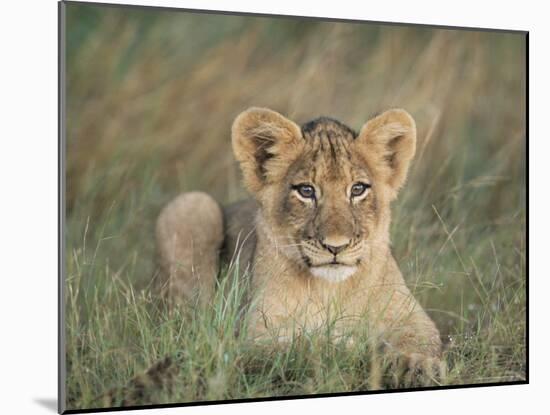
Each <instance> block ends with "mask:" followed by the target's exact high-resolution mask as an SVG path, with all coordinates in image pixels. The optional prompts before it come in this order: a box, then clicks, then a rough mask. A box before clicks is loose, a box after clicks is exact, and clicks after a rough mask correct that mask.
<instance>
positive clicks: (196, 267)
mask: <svg viewBox="0 0 550 415" xmlns="http://www.w3.org/2000/svg"><path fill="white" fill-rule="evenodd" d="M156 239H157V254H158V265H159V268H160V269H159V275H158V281H159V282H160V286H161V291H162V293H163V294H164V295H165V296H167V297H168V298H169V299H170V300H171V301H174V302H182V301H184V302H188V303H194V302H196V301H198V302H199V303H201V304H205V303H206V302H208V301H209V300H210V299H211V297H212V294H213V291H214V288H215V282H216V275H217V273H218V267H219V251H220V247H221V245H222V243H223V217H222V211H221V209H220V207H219V205H218V203H217V202H216V201H215V200H214V199H213V198H212V197H211V196H209V195H208V194H206V193H202V192H190V193H183V194H181V195H180V196H178V197H176V198H175V199H174V200H173V201H171V202H170V203H169V204H168V205H166V207H164V209H163V210H162V212H161V213H160V215H159V217H158V220H157V225H156Z"/></svg>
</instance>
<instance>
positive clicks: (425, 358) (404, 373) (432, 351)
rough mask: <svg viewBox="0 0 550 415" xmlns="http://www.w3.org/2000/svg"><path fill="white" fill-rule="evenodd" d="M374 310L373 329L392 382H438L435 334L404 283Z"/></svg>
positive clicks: (440, 364)
mask: <svg viewBox="0 0 550 415" xmlns="http://www.w3.org/2000/svg"><path fill="white" fill-rule="evenodd" d="M376 310H377V311H376V313H377V315H376V316H374V321H375V322H376V323H375V326H378V327H379V330H378V332H379V336H380V340H381V342H382V345H383V349H384V352H385V353H386V355H387V356H388V357H389V359H390V361H391V363H392V367H393V375H394V382H395V383H396V384H399V385H404V386H413V385H418V384H420V385H426V384H433V383H439V382H441V381H442V380H443V379H444V378H445V375H446V365H445V363H444V361H442V360H441V339H440V334H439V331H438V330H437V328H436V326H435V324H434V322H433V321H432V320H431V319H430V317H429V316H428V315H427V314H426V313H425V311H424V310H423V309H422V307H421V306H420V304H418V302H417V301H416V300H415V299H414V297H413V296H412V294H411V293H410V292H409V290H408V289H407V287H406V286H405V284H404V283H402V285H398V288H396V289H395V290H394V291H393V293H392V294H391V295H390V296H388V297H386V301H385V304H379V307H376Z"/></svg>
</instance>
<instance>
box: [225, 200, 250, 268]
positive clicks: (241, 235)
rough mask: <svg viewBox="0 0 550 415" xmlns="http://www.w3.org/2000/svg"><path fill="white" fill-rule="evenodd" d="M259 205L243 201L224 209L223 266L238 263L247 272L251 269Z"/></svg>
mask: <svg viewBox="0 0 550 415" xmlns="http://www.w3.org/2000/svg"><path fill="white" fill-rule="evenodd" d="M258 209H259V206H258V203H257V202H256V201H255V200H253V199H247V200H242V201H239V202H235V203H232V204H230V205H228V206H225V207H223V224H224V243H223V246H222V251H221V260H222V263H223V264H229V263H236V262H237V261H238V264H239V268H240V269H241V270H243V271H244V270H245V269H246V268H247V266H249V267H251V266H252V263H253V258H254V251H255V249H256V213H257V212H258Z"/></svg>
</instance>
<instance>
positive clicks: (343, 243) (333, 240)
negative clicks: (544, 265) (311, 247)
mask: <svg viewBox="0 0 550 415" xmlns="http://www.w3.org/2000/svg"><path fill="white" fill-rule="evenodd" d="M350 242H351V240H350V239H349V238H346V237H343V236H334V237H327V238H323V239H322V240H321V245H323V247H324V248H325V249H328V251H329V252H330V253H331V254H333V255H338V254H339V253H340V252H342V251H343V250H344V249H346V248H347V247H348V246H349V244H350Z"/></svg>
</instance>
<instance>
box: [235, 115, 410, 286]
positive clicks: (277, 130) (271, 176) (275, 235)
mask: <svg viewBox="0 0 550 415" xmlns="http://www.w3.org/2000/svg"><path fill="white" fill-rule="evenodd" d="M415 135H416V133H415V125H414V121H413V120H412V118H411V117H410V116H409V115H408V114H407V113H406V112H405V111H403V110H390V111H387V112H385V113H384V114H382V115H380V116H378V117H375V118H374V119H372V120H370V121H369V122H367V123H366V124H365V125H364V126H363V128H362V129H361V131H360V133H359V134H357V133H355V132H354V131H353V130H351V129H350V128H348V127H346V126H345V125H343V124H341V123H339V122H338V121H335V120H332V119H329V118H319V119H316V120H314V121H311V122H309V123H307V124H305V125H303V126H302V127H301V128H300V127H298V126H297V125H296V124H295V123H294V122H292V121H290V120H288V119H286V118H285V117H283V116H282V115H280V114H278V113H276V112H274V111H271V110H267V109H259V108H252V109H249V110H248V111H245V112H244V113H242V114H241V115H239V116H238V117H237V119H236V120H235V123H234V125H233V149H234V152H235V156H236V158H237V160H238V161H239V162H240V164H241V168H242V170H243V175H244V180H245V184H246V185H247V187H248V188H249V190H250V191H251V192H252V193H253V194H254V195H255V197H256V198H257V200H258V201H259V202H260V205H261V208H262V216H263V219H264V220H265V222H266V223H267V225H268V227H269V233H270V237H271V238H272V240H273V242H274V244H277V247H278V249H280V250H281V251H282V252H284V253H285V254H286V255H287V256H288V257H289V258H291V259H292V260H293V261H295V262H296V263H297V264H298V265H300V266H303V267H307V268H308V269H309V271H310V272H311V274H312V275H313V276H315V277H319V278H324V279H327V280H329V281H342V280H345V279H346V278H348V277H349V276H351V275H353V274H354V273H355V271H356V270H357V267H358V266H359V265H361V264H362V263H365V264H366V265H367V266H368V260H369V252H370V250H369V247H370V246H371V245H372V244H373V243H381V242H382V243H387V228H388V225H389V202H390V201H391V200H392V199H393V198H395V196H396V194H397V191H398V189H399V188H400V187H401V185H402V184H403V182H404V180H405V177H406V173H407V169H408V165H409V162H410V160H411V159H412V157H413V155H414V150H415Z"/></svg>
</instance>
